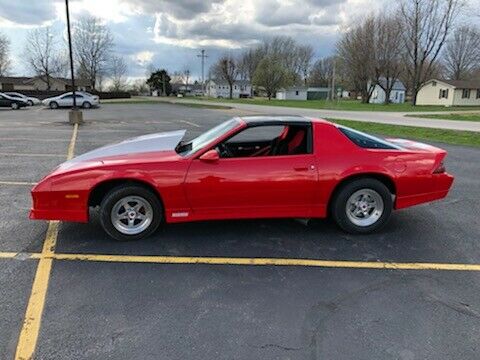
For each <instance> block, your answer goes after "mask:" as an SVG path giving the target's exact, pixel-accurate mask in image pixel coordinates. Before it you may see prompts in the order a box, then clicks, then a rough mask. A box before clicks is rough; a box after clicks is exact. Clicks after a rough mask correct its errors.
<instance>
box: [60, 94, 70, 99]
mask: <svg viewBox="0 0 480 360" xmlns="http://www.w3.org/2000/svg"><path fill="white" fill-rule="evenodd" d="M72 98H73V95H65V96H62V97H61V99H72Z"/></svg>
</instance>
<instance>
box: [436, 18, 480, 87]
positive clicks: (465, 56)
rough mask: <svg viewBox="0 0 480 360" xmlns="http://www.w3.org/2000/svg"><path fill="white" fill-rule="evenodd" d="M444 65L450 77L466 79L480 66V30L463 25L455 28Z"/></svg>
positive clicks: (446, 50) (448, 44)
mask: <svg viewBox="0 0 480 360" xmlns="http://www.w3.org/2000/svg"><path fill="white" fill-rule="evenodd" d="M444 58H445V59H444V65H445V68H446V72H447V75H448V77H449V78H451V79H454V80H466V79H468V77H469V76H471V75H472V74H473V72H474V70H475V69H476V68H480V30H479V29H478V28H476V27H473V26H466V25H465V26H462V27H460V28H458V29H457V30H455V32H454V34H453V38H452V39H451V40H450V41H448V43H447V46H446V48H445V55H444Z"/></svg>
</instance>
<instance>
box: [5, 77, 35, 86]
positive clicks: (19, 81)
mask: <svg viewBox="0 0 480 360" xmlns="http://www.w3.org/2000/svg"><path fill="white" fill-rule="evenodd" d="M30 79H31V78H30V77H26V76H0V83H1V84H13V85H23V84H25V83H26V82H27V81H28V80H30Z"/></svg>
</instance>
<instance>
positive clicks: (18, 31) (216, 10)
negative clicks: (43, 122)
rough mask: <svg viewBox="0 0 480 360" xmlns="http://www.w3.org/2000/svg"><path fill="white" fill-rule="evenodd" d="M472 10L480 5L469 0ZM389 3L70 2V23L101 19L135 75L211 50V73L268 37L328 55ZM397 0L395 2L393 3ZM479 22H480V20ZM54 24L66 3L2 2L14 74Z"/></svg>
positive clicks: (191, 64) (174, 66) (0, 23)
mask: <svg viewBox="0 0 480 360" xmlns="http://www.w3.org/2000/svg"><path fill="white" fill-rule="evenodd" d="M467 1H468V3H469V6H470V7H471V8H472V9H478V8H480V0H467ZM391 3H392V1H387V0H70V4H71V5H70V7H71V18H72V20H73V21H74V20H75V18H78V17H79V16H81V15H82V14H90V15H93V16H96V17H100V18H101V19H103V20H104V21H105V23H106V24H107V25H108V27H109V28H110V30H111V31H112V33H113V35H114V39H115V52H117V53H118V54H120V55H122V56H124V57H125V58H126V59H127V61H128V66H129V76H130V77H132V78H135V77H143V76H144V75H145V73H146V68H147V66H148V64H150V63H152V64H153V65H154V66H156V67H166V68H167V69H168V70H169V71H170V72H173V71H175V70H179V71H181V70H182V69H184V68H187V67H188V68H189V69H190V70H191V71H192V73H193V74H194V76H195V77H197V76H199V75H200V60H199V59H198V58H197V57H196V54H197V53H199V50H200V49H201V48H205V49H206V51H207V53H208V55H209V58H208V59H207V68H208V65H209V64H211V63H212V62H213V61H214V60H215V58H216V57H218V56H219V54H221V53H223V52H225V51H227V52H232V53H236V52H238V51H240V50H241V49H242V48H245V47H248V46H250V45H252V44H255V43H258V42H259V41H261V40H262V39H263V38H265V37H270V36H274V35H290V36H292V37H294V38H295V39H296V40H297V41H299V42H301V43H307V44H311V45H312V46H313V47H314V49H315V53H316V56H318V57H321V56H325V55H329V54H330V53H331V52H332V50H333V47H334V44H335V42H336V40H337V39H338V35H339V34H340V33H341V31H343V30H344V29H345V27H346V26H347V25H348V24H349V23H351V22H352V21H355V19H357V18H358V17H361V16H364V15H365V14H367V13H368V12H371V11H379V10H380V9H383V8H384V7H385V6H386V7H388V6H392V5H389V4H391ZM395 3H396V2H395ZM478 19H480V18H478ZM42 25H51V26H53V28H54V30H56V31H59V32H62V33H63V32H64V29H65V1H64V0H16V1H12V0H0V31H2V32H3V33H5V34H6V35H7V36H8V37H9V38H10V40H11V43H12V57H13V59H12V60H13V65H14V66H13V73H14V74H15V75H24V74H27V70H28V67H26V66H25V64H24V63H23V61H22V52H23V48H24V41H25V35H26V33H27V32H28V31H29V30H30V29H31V28H34V27H37V26H42Z"/></svg>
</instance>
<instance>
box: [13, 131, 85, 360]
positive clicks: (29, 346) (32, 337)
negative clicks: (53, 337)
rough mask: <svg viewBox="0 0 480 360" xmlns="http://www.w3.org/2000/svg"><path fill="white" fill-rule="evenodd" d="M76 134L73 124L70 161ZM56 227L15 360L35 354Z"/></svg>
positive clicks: (40, 267) (50, 226)
mask: <svg viewBox="0 0 480 360" xmlns="http://www.w3.org/2000/svg"><path fill="white" fill-rule="evenodd" d="M77 134H78V124H75V125H74V127H73V132H72V137H71V138H70V143H69V145H68V149H67V160H70V159H71V158H72V157H73V154H74V149H75V142H76V140H77ZM58 227H59V222H58V221H49V222H48V229H47V234H46V236H45V241H44V243H43V249H42V253H41V255H40V261H39V262H38V265H37V272H36V273H35V279H34V280H33V285H32V292H31V294H30V298H29V299H28V305H27V310H26V312H25V317H24V320H23V325H22V329H21V330H20V335H19V337H18V343H17V349H16V352H15V360H27V359H32V358H33V356H34V353H35V348H36V345H37V340H38V334H39V332H40V326H41V323H42V315H43V309H44V306H45V301H46V298H47V291H48V283H49V280H50V274H51V271H52V263H53V257H52V255H54V254H55V246H56V244H57V236H58Z"/></svg>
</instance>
